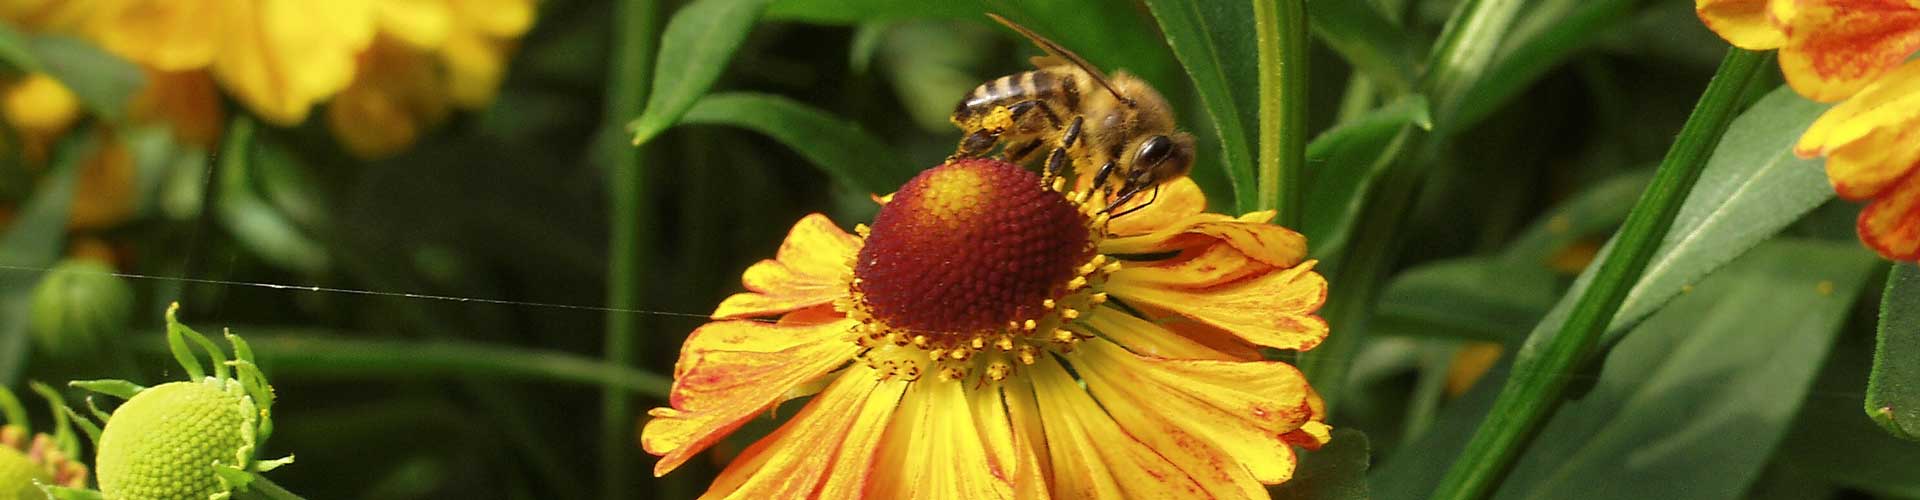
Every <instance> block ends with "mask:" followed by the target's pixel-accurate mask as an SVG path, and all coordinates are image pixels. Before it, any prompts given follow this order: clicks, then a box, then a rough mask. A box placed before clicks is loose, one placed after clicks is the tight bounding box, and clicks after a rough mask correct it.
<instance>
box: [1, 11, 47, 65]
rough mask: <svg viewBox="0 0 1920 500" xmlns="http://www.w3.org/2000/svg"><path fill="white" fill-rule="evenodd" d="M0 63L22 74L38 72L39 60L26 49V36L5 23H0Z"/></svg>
mask: <svg viewBox="0 0 1920 500" xmlns="http://www.w3.org/2000/svg"><path fill="white" fill-rule="evenodd" d="M0 61H5V62H6V63H7V65H9V66H13V67H14V69H18V70H20V71H21V72H23V73H33V72H37V71H40V58H38V57H34V55H33V51H32V50H31V49H30V48H29V47H28V45H27V36H26V35H24V34H21V33H20V30H16V29H13V25H11V24H7V23H0Z"/></svg>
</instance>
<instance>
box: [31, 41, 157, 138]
mask: <svg viewBox="0 0 1920 500" xmlns="http://www.w3.org/2000/svg"><path fill="white" fill-rule="evenodd" d="M28 44H29V46H30V47H31V48H32V49H33V53H34V55H35V56H37V57H38V58H39V59H40V62H41V65H42V69H44V70H45V71H46V73H47V74H48V75H50V76H52V77H53V78H54V79H56V80H60V83H61V84H63V85H66V86H67V88H68V89H71V90H73V95H74V96H76V97H79V98H80V102H81V103H82V104H85V105H86V106H87V110H88V111H91V112H93V114H94V115H95V116H99V117H101V118H104V119H106V120H107V121H109V122H114V123H119V122H122V121H124V120H125V119H126V115H127V109H128V103H129V102H131V101H132V100H133V95H134V93H135V92H138V91H139V90H140V87H141V86H144V85H146V74H144V73H142V72H141V71H140V67H139V66H135V65H134V64H133V63H130V62H127V61H126V60H124V59H120V58H118V57H114V56H113V55H111V54H108V53H107V52H106V51H104V50H100V48H99V47H95V46H93V44H90V43H87V42H86V41H83V40H81V39H78V38H72V37H64V36H39V37H34V38H32V39H31V40H30V41H29V42H28Z"/></svg>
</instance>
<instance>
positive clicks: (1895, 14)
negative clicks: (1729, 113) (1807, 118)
mask: <svg viewBox="0 0 1920 500" xmlns="http://www.w3.org/2000/svg"><path fill="white" fill-rule="evenodd" d="M1786 32H1787V44H1786V46H1785V47H1783V48H1781V49H1780V69H1781V71H1782V72H1784V73H1785V74H1786V76H1787V84H1788V85H1791V86H1792V87H1793V90H1794V91H1796V92H1799V93H1800V95H1804V96H1807V98H1808V99H1813V100H1815V101H1820V102H1832V101H1837V100H1840V99H1843V98H1846V97H1847V96H1849V95H1853V93H1854V92H1855V91H1858V90H1860V88H1861V87H1864V86H1866V85H1867V84H1868V83H1870V82H1872V81H1873V79H1874V78H1876V77H1878V76H1880V75H1881V74H1882V73H1885V72H1886V70H1887V69H1888V68H1892V67H1893V66H1894V65H1897V64H1899V63H1900V61H1902V60H1905V59H1906V58H1907V56H1908V55H1909V54H1912V53H1913V51H1914V49H1915V48H1920V8H1915V7H1913V6H1912V5H1910V4H1908V3H1907V2H1906V1H1903V0H1802V1H1800V2H1796V6H1795V7H1794V8H1793V14H1792V18H1791V19H1790V20H1786Z"/></svg>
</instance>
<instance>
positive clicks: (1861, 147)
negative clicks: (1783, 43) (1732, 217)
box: [1794, 61, 1920, 261]
mask: <svg viewBox="0 0 1920 500" xmlns="http://www.w3.org/2000/svg"><path fill="white" fill-rule="evenodd" d="M1794 152H1795V153H1796V154H1799V155H1800V156H1802V157H1812V156H1815V155H1821V156H1826V157H1827V178H1828V180H1830V181H1831V182H1832V183H1833V190H1834V192H1835V193H1838V194H1839V195H1840V197H1842V198H1846V199H1849V200H1871V201H1870V202H1869V203H1868V204H1867V208H1866V209H1865V210H1862V211H1861V212H1860V219H1859V223H1858V224H1859V232H1860V241H1861V242H1863V243H1866V245H1867V246H1869V247H1872V248H1873V249H1874V250H1876V251H1878V252H1880V254H1881V255H1883V256H1886V257H1887V258H1889V259H1893V260H1902V261H1914V260H1920V176H1916V175H1913V172H1914V171H1915V166H1917V165H1920V61H1915V62H1909V63H1906V64H1903V65H1901V66H1900V67H1899V68H1897V69H1895V70H1893V72H1891V73H1888V74H1887V75H1886V76H1883V77H1881V78H1880V79H1879V80H1878V81H1875V82H1874V83H1873V84H1871V85H1868V86H1867V87H1866V88H1865V89H1862V90H1861V91H1860V93H1859V94H1858V95H1855V96H1853V98H1851V99H1847V101H1846V102H1843V103H1840V105H1838V106H1834V107H1833V109H1830V110H1827V112H1826V113H1824V114H1822V115H1820V118H1819V119H1816V120H1814V122H1813V125H1812V126H1811V127H1809V128H1807V131H1806V132H1805V133H1803V134H1801V135H1800V143H1799V144H1798V145H1797V146H1795V147H1794Z"/></svg>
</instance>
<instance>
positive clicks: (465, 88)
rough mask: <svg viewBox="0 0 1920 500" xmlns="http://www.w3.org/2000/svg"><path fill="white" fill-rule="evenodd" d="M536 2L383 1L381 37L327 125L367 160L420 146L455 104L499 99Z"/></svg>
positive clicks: (379, 6) (330, 113)
mask: <svg viewBox="0 0 1920 500" xmlns="http://www.w3.org/2000/svg"><path fill="white" fill-rule="evenodd" d="M533 7H534V5H533V1H532V0H383V1H381V2H379V3H377V4H376V9H375V10H376V12H378V18H379V20H380V35H379V36H378V37H377V39H376V40H375V41H374V43H373V45H372V46H370V47H369V48H368V49H367V50H366V51H365V52H363V53H361V54H360V57H359V71H358V76H357V77H356V78H355V79H354V81H353V84H352V85H350V86H348V87H347V89H346V90H344V91H342V92H341V93H340V95H339V96H338V97H336V98H335V99H334V101H333V103H332V104H331V105H329V106H328V109H327V125H328V126H329V127H330V128H331V129H332V130H333V133H334V135H335V136H336V137H339V138H340V140H341V143H342V144H344V145H345V146H346V147H347V150H348V151H351V152H353V153H354V154H355V155H358V156H360V157H362V158H379V157H384V156H390V155H392V154H394V153H397V152H399V151H400V150H401V149H403V148H405V147H406V146H408V145H411V144H413V142H414V141H415V140H417V139H418V138H419V136H420V135H421V134H422V133H424V132H425V131H426V130H427V129H428V128H429V127H431V126H432V125H434V124H437V123H439V122H440V120H442V119H444V118H445V117H446V115H447V112H448V111H449V108H451V107H458V108H461V109H468V110H474V109H481V108H484V107H486V106H487V105H489V104H491V103H492V102H493V97H494V94H495V93H496V91H497V90H498V88H499V86H500V80H501V76H502V75H503V74H504V72H505V68H506V59H507V56H508V55H509V54H510V52H511V50H512V48H513V45H514V42H515V40H516V39H517V38H519V37H520V35H522V34H525V33H526V31H527V29H528V28H529V27H531V26H532V24H533V13H534V12H533V11H534V8H533Z"/></svg>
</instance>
